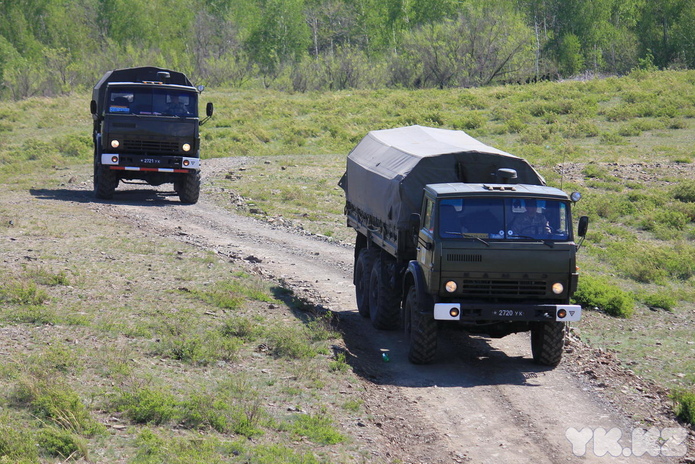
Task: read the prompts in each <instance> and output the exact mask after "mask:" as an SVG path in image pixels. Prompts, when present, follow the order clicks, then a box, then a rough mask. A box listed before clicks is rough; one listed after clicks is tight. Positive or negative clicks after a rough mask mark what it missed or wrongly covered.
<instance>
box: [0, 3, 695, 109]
mask: <svg viewBox="0 0 695 464" xmlns="http://www.w3.org/2000/svg"><path fill="white" fill-rule="evenodd" d="M142 64H149V65H154V66H162V67H170V68H174V69H177V70H181V71H183V72H185V73H186V74H188V75H189V77H191V78H192V80H193V81H194V82H196V83H199V84H204V85H210V86H225V87H232V88H255V87H265V88H273V89H276V90H281V91H294V92H305V91H312V90H341V89H373V88H384V87H397V88H405V89H411V88H447V87H473V86H481V85H489V84H502V83H522V82H530V81H536V80H545V79H558V78H569V77H572V76H578V75H582V74H586V73H589V74H593V75H596V74H610V75H621V74H625V73H627V72H629V71H630V70H632V69H635V68H643V69H644V68H651V69H657V68H659V69H667V68H670V69H692V68H694V67H695V0H602V1H592V0H497V1H495V2H490V1H485V0H150V1H147V2H143V1H141V0H3V1H2V2H0V99H5V100H7V99H15V100H18V99H23V98H27V97H32V96H55V95H61V94H65V93H69V92H71V91H74V90H85V89H87V88H89V87H91V86H92V85H94V83H95V82H96V81H97V80H98V79H99V77H100V76H101V75H102V74H103V73H104V72H105V71H106V70H109V69H114V68H118V67H128V66H136V65H142Z"/></svg>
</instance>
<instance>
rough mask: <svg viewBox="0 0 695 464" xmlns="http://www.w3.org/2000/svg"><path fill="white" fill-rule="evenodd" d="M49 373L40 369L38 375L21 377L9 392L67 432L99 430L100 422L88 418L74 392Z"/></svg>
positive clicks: (32, 410) (37, 414)
mask: <svg viewBox="0 0 695 464" xmlns="http://www.w3.org/2000/svg"><path fill="white" fill-rule="evenodd" d="M51 374H52V373H51V372H44V373H41V374H40V376H34V375H26V376H24V377H23V378H21V379H20V383H19V385H18V386H17V388H16V389H15V391H14V392H13V395H12V397H13V400H14V401H15V402H17V403H18V404H20V405H26V406H28V407H29V408H30V409H31V412H32V413H33V414H34V415H35V416H37V417H39V418H41V419H48V420H50V421H51V422H53V423H54V424H56V425H57V426H59V427H61V428H63V429H65V430H68V431H70V432H73V433H78V434H81V435H88V436H90V435H94V434H96V433H98V432H101V431H103V426H102V425H101V424H99V423H98V422H97V421H95V420H94V419H93V418H92V416H91V414H90V413H89V411H88V410H87V407H86V406H85V405H84V403H82V401H81V400H80V397H79V395H78V394H77V392H75V391H74V390H73V389H72V388H71V387H70V386H69V385H67V384H66V383H65V382H63V381H62V380H61V379H60V378H58V379H55V378H49V377H48V376H49V375H51ZM53 375H55V373H53Z"/></svg>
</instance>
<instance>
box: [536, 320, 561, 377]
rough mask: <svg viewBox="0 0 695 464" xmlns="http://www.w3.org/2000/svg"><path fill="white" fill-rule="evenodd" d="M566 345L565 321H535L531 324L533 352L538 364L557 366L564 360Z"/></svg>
mask: <svg viewBox="0 0 695 464" xmlns="http://www.w3.org/2000/svg"><path fill="white" fill-rule="evenodd" d="M564 347H565V323H564V322H534V323H533V324H532V325H531V353H532V354H533V361H534V362H535V363H536V364H540V365H542V366H550V367H555V366H557V365H558V364H560V361H561V360H562V352H563V350H564Z"/></svg>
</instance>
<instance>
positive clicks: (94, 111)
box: [89, 100, 97, 114]
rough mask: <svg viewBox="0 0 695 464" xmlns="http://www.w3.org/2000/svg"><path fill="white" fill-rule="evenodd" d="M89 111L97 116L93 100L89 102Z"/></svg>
mask: <svg viewBox="0 0 695 464" xmlns="http://www.w3.org/2000/svg"><path fill="white" fill-rule="evenodd" d="M89 111H91V112H92V114H97V102H95V101H94V100H92V101H91V102H89Z"/></svg>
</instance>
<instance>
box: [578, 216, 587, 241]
mask: <svg viewBox="0 0 695 464" xmlns="http://www.w3.org/2000/svg"><path fill="white" fill-rule="evenodd" d="M588 229H589V217H588V216H582V217H580V218H579V224H578V225H577V235H579V236H580V237H586V232H587V230H588Z"/></svg>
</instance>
